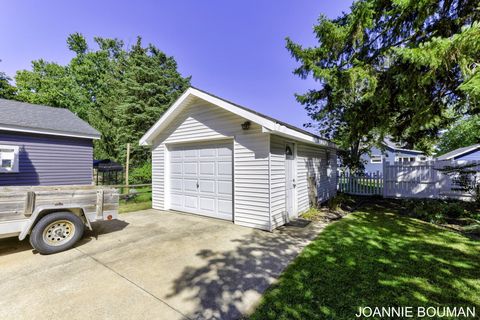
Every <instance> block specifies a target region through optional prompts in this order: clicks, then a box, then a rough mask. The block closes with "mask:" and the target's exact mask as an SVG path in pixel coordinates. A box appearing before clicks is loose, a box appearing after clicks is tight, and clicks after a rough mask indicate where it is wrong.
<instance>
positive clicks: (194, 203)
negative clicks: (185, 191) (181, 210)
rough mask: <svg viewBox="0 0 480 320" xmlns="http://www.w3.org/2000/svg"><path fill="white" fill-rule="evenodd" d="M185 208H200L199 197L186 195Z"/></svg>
mask: <svg viewBox="0 0 480 320" xmlns="http://www.w3.org/2000/svg"><path fill="white" fill-rule="evenodd" d="M183 197H184V201H185V208H190V209H196V208H198V197H195V196H189V195H184V196H183Z"/></svg>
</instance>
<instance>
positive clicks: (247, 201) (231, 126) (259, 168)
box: [152, 103, 270, 230]
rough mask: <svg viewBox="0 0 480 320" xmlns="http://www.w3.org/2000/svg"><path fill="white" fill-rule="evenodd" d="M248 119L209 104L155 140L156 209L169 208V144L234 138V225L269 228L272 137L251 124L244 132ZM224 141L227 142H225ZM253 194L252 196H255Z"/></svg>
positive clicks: (177, 121) (186, 114)
mask: <svg viewBox="0 0 480 320" xmlns="http://www.w3.org/2000/svg"><path fill="white" fill-rule="evenodd" d="M244 122H245V119H243V118H241V117H239V116H237V115H235V114H233V113H231V112H228V111H225V110H223V109H220V108H218V107H216V106H213V105H209V104H205V103H203V104H195V105H192V106H190V107H188V108H186V109H185V110H184V111H183V112H182V113H181V114H180V115H178V116H177V117H176V118H175V120H174V121H173V122H172V123H170V125H169V126H168V128H167V129H166V130H164V131H163V132H162V134H161V135H159V137H157V139H156V143H155V144H154V149H153V151H152V152H153V174H152V175H153V188H154V191H153V200H152V201H153V208H155V209H168V208H167V206H168V205H167V204H166V203H165V192H166V189H167V188H166V187H165V184H168V181H166V180H167V177H166V176H167V175H168V173H166V172H165V167H164V165H165V163H166V162H167V161H168V159H166V155H167V154H168V151H167V150H166V148H165V146H166V145H167V146H168V145H169V144H175V143H182V142H194V141H212V139H219V142H220V141H221V140H220V139H232V137H233V138H234V145H233V151H234V157H233V162H234V178H233V179H234V200H233V202H234V222H235V223H236V224H240V225H244V226H249V227H255V228H260V229H265V230H269V229H270V215H269V183H268V158H269V143H268V141H269V138H268V134H265V133H262V130H261V127H260V126H259V125H257V124H255V123H252V124H251V126H250V129H249V130H242V127H241V124H242V123H244ZM223 141H224V140H223ZM252 195H253V196H252Z"/></svg>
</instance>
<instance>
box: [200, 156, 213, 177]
mask: <svg viewBox="0 0 480 320" xmlns="http://www.w3.org/2000/svg"><path fill="white" fill-rule="evenodd" d="M200 174H201V175H208V176H214V175H215V160H213V161H208V162H206V161H205V162H203V161H202V162H200Z"/></svg>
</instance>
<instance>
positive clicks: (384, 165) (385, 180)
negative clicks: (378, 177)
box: [382, 158, 388, 198]
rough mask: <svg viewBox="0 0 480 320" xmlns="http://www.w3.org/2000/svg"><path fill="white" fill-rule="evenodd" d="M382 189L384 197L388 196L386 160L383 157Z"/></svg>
mask: <svg viewBox="0 0 480 320" xmlns="http://www.w3.org/2000/svg"><path fill="white" fill-rule="evenodd" d="M382 165H383V174H382V175H383V188H382V189H383V190H382V196H383V197H384V198H386V197H387V196H388V192H387V185H388V183H387V179H388V165H387V160H386V159H385V158H384V159H383V163H382Z"/></svg>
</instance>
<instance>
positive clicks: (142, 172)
mask: <svg viewBox="0 0 480 320" xmlns="http://www.w3.org/2000/svg"><path fill="white" fill-rule="evenodd" d="M128 180H129V182H130V184H144V183H150V182H152V162H151V161H147V162H144V163H143V164H142V166H140V167H135V168H133V169H132V171H131V172H130V174H129V177H128Z"/></svg>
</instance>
